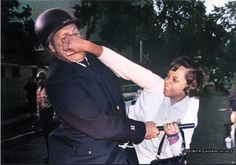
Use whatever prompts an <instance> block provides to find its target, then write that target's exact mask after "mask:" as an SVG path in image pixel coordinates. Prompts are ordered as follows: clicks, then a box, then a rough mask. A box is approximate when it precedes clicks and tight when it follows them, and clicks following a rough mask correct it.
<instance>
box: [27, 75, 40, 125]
mask: <svg viewBox="0 0 236 165" xmlns="http://www.w3.org/2000/svg"><path fill="white" fill-rule="evenodd" d="M37 88H38V85H37V83H36V82H35V81H34V79H33V77H32V76H30V77H29V78H28V82H27V83H26V85H25V86H24V90H25V91H26V97H27V101H28V102H27V108H28V109H29V111H30V118H31V121H32V127H34V126H35V125H36V123H37V116H36V110H37V103H36V91H37Z"/></svg>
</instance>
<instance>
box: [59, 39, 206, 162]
mask: <svg viewBox="0 0 236 165" xmlns="http://www.w3.org/2000/svg"><path fill="white" fill-rule="evenodd" d="M62 43H63V50H64V53H65V54H66V55H68V56H71V55H73V53H71V52H80V51H86V52H89V53H92V54H95V55H96V56H97V57H98V59H99V60H101V62H103V63H104V64H105V65H107V66H108V67H109V68H111V69H112V70H113V71H114V72H115V73H116V74H117V75H118V76H120V77H122V78H124V79H126V80H132V81H133V82H134V83H136V84H137V85H139V86H141V87H142V88H143V91H142V93H141V95H140V96H139V98H138V99H137V101H136V103H135V104H134V105H132V106H130V107H129V109H128V116H129V117H130V118H132V119H136V120H140V121H154V122H156V124H157V125H164V131H161V132H160V134H159V136H158V137H156V138H153V139H151V140H144V141H143V142H142V143H140V144H138V145H135V150H136V153H137V156H138V161H139V163H140V164H149V163H150V162H151V161H152V160H154V159H156V158H157V159H165V158H172V157H175V156H179V155H181V154H182V149H183V148H182V144H183V138H182V136H181V133H180V131H179V128H178V126H177V124H176V122H180V123H195V126H197V113H198V108H199V99H198V97H197V94H198V92H199V91H200V90H201V89H202V88H203V86H204V84H205V83H206V81H207V79H208V75H207V72H206V70H204V69H203V68H201V67H200V66H198V65H197V64H196V63H195V62H193V61H192V60H191V59H190V58H188V57H179V58H177V59H175V60H174V61H173V62H172V63H171V65H170V70H169V72H168V75H167V77H166V78H165V79H162V78H161V77H160V76H158V75H156V74H154V73H152V72H151V71H150V70H147V69H145V68H143V67H142V66H139V65H137V64H135V63H133V62H132V61H130V60H128V59H126V58H125V57H123V56H121V55H119V54H118V53H116V52H114V51H112V50H110V49H108V48H106V47H101V46H98V45H96V44H93V43H91V42H89V41H86V40H83V39H80V38H79V37H78V36H75V35H68V36H66V37H65V38H64V39H63V40H62ZM193 131H194V129H186V130H184V137H185V138H184V141H185V148H186V149H189V147H190V143H191V138H192V135H193ZM164 134H166V135H167V136H164ZM163 136H164V138H163ZM162 138H163V140H164V142H163V146H162V149H161V152H160V154H157V153H158V147H159V145H160V142H161V140H162Z"/></svg>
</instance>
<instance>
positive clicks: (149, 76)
mask: <svg viewBox="0 0 236 165" xmlns="http://www.w3.org/2000/svg"><path fill="white" fill-rule="evenodd" d="M98 59H99V60H100V61H102V62H103V63H104V64H105V65H106V66H108V67H109V68H111V69H112V70H113V71H114V72H115V73H117V74H118V75H119V76H121V77H122V78H124V79H127V80H131V81H133V82H134V83H135V84H137V85H139V86H140V87H143V88H144V89H146V90H150V89H152V88H154V87H155V86H156V85H158V84H160V83H161V82H162V81H163V79H162V78H161V77H159V76H158V75H156V74H154V73H153V72H151V71H150V70H148V69H146V68H144V67H142V66H140V65H138V64H136V63H134V62H132V61H130V60H128V59H127V58H125V57H124V56H121V55H120V54H118V53H116V52H114V51H112V50H111V49H108V48H106V47H103V51H102V54H101V55H100V56H99V57H98Z"/></svg>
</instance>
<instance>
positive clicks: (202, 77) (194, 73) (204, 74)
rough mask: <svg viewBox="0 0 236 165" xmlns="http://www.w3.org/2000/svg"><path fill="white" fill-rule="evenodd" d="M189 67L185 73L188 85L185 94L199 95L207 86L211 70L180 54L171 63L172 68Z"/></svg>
mask: <svg viewBox="0 0 236 165" xmlns="http://www.w3.org/2000/svg"><path fill="white" fill-rule="evenodd" d="M181 66H183V67H185V68H187V69H189V71H188V73H187V74H186V75H185V79H186V81H187V84H188V86H187V87H186V88H184V91H185V94H186V95H188V96H189V97H193V96H199V92H200V91H201V89H202V88H203V87H204V86H205V84H206V83H207V81H208V78H209V70H208V69H207V68H206V67H203V66H200V65H198V64H197V63H196V62H194V61H193V60H192V59H191V58H189V57H187V56H179V57H177V58H176V59H174V60H173V61H172V62H171V64H170V70H172V71H176V70H177V69H179V67H181Z"/></svg>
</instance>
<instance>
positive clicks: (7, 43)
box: [1, 0, 37, 62]
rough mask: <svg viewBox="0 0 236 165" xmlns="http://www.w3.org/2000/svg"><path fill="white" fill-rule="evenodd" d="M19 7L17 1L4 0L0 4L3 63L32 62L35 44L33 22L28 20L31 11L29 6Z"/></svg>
mask: <svg viewBox="0 0 236 165" xmlns="http://www.w3.org/2000/svg"><path fill="white" fill-rule="evenodd" d="M20 6H21V5H20V3H19V2H18V0H11V1H6V0H4V1H2V4H1V9H2V11H1V20H2V24H1V25H2V27H1V28H2V32H1V36H2V38H1V42H2V52H3V54H4V55H2V56H3V59H2V60H3V61H7V62H15V61H19V59H23V58H24V59H27V60H29V61H31V62H32V60H33V56H32V52H33V50H34V47H35V45H36V43H37V42H36V37H35V34H34V21H33V20H32V19H31V18H30V17H31V12H32V9H31V8H30V7H29V5H27V6H23V7H22V8H20ZM17 59H18V60H17Z"/></svg>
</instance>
